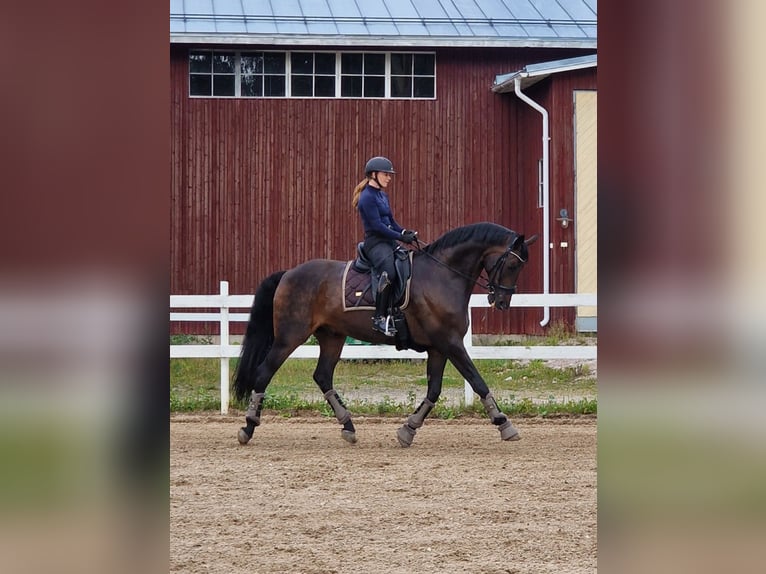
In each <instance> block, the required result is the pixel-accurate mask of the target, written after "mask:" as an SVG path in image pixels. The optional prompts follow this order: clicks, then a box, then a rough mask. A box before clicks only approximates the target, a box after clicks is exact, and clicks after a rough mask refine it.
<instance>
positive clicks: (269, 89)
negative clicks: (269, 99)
mask: <svg viewBox="0 0 766 574" xmlns="http://www.w3.org/2000/svg"><path fill="white" fill-rule="evenodd" d="M263 95H264V96H284V95H285V77H284V76H264V77H263Z"/></svg>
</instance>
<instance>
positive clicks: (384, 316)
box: [372, 271, 396, 337]
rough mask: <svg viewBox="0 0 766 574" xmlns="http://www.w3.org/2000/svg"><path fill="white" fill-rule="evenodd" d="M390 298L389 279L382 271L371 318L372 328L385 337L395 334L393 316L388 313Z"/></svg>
mask: <svg viewBox="0 0 766 574" xmlns="http://www.w3.org/2000/svg"><path fill="white" fill-rule="evenodd" d="M390 298H391V281H390V280H389V279H388V274H387V273H386V272H385V271H384V272H383V274H382V275H381V277H380V283H379V284H378V298H377V299H376V301H375V316H374V317H373V318H372V328H373V329H374V330H375V331H378V332H380V333H383V334H384V335H386V336H387V337H393V336H394V335H395V334H396V329H395V328H394V318H393V317H391V315H390V314H389V311H390V307H391V306H390V304H389V299H390Z"/></svg>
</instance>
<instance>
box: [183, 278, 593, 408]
mask: <svg viewBox="0 0 766 574" xmlns="http://www.w3.org/2000/svg"><path fill="white" fill-rule="evenodd" d="M252 304H253V295H229V282H228V281H221V283H220V293H218V294H217V295H171V296H170V308H171V309H216V311H212V312H177V311H176V312H174V311H172V310H171V312H170V321H171V322H175V321H212V322H217V323H218V324H219V331H218V332H219V334H220V341H219V344H217V345H170V358H171V359H176V358H198V359H201V358H208V359H219V360H220V362H221V414H226V413H227V412H228V411H229V379H230V374H229V359H231V358H232V357H239V352H240V348H241V346H240V345H239V344H231V342H230V336H229V324H230V323H231V322H245V323H246V322H247V321H248V319H249V318H250V307H251V306H252ZM581 305H583V306H594V307H595V306H596V295H595V294H580V293H555V294H548V295H542V294H524V293H517V294H515V295H514V296H513V299H511V306H512V307H577V306H581ZM469 307H470V308H476V307H489V303H488V302H487V296H486V295H471V300H470V303H469ZM231 309H246V312H240V313H233V312H231ZM469 317H470V313H469ZM464 344H465V347H466V349H467V350H468V354H469V355H470V356H471V358H472V359H583V360H588V359H595V358H596V346H595V345H557V346H544V345H532V346H520V345H514V346H474V345H473V344H472V333H471V326H470V324H469V326H468V332H467V333H466V335H465V338H464ZM318 357H319V347H318V346H317V345H302V346H300V347H298V348H297V349H296V350H295V351H293V353H292V354H291V355H290V358H293V359H315V358H318ZM424 358H426V354H425V353H417V352H415V351H412V350H406V351H397V350H396V347H394V346H393V345H346V346H345V347H344V348H343V352H342V353H341V359H424ZM473 396H474V393H473V389H471V387H470V385H469V384H468V383H467V382H466V384H465V402H466V404H471V403H472V402H473Z"/></svg>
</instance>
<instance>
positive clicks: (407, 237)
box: [402, 229, 418, 243]
mask: <svg viewBox="0 0 766 574" xmlns="http://www.w3.org/2000/svg"><path fill="white" fill-rule="evenodd" d="M417 237H418V232H417V231H411V230H409V229H404V230H402V241H404V242H405V243H414V242H415V239H417Z"/></svg>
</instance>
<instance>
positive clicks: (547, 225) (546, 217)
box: [513, 75, 551, 327]
mask: <svg viewBox="0 0 766 574" xmlns="http://www.w3.org/2000/svg"><path fill="white" fill-rule="evenodd" d="M513 89H514V92H515V93H516V95H517V96H518V98H519V99H520V100H521V101H523V102H526V103H527V104H529V105H530V106H532V108H534V109H535V110H537V111H538V112H540V114H542V116H543V245H544V247H545V250H544V252H543V295H548V293H549V292H550V284H551V270H550V268H551V250H550V233H551V222H550V201H549V195H550V189H549V177H548V172H549V161H550V158H549V148H550V141H551V138H550V125H549V122H548V110H546V109H545V108H544V107H542V106H541V105H540V104H538V103H537V102H536V101H534V100H533V99H532V98H530V97H529V96H528V95H526V94H525V93H524V92H522V91H521V76H520V75H517V76H516V77H515V78H514V79H513ZM550 320H551V308H550V307H548V306H545V307H543V320H542V321H540V326H541V327H545V326H546V325H547V324H548V322H549V321H550Z"/></svg>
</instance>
